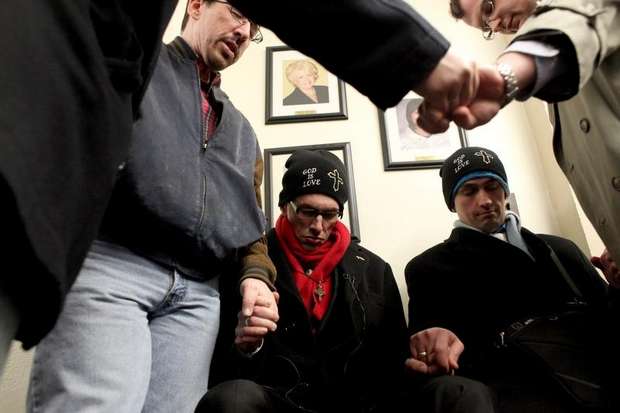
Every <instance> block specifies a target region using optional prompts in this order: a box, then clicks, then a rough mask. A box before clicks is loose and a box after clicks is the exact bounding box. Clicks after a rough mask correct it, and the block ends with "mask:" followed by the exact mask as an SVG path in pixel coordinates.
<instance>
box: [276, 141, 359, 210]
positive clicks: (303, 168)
mask: <svg viewBox="0 0 620 413" xmlns="http://www.w3.org/2000/svg"><path fill="white" fill-rule="evenodd" d="M285 167H286V172H285V173H284V176H283V177H282V191H281V192H280V200H279V202H278V206H280V207H281V206H283V205H284V204H286V203H287V202H289V201H292V200H294V199H295V198H297V197H298V196H300V195H305V194H323V195H327V196H329V197H331V198H333V199H335V200H336V202H338V205H339V206H340V210H341V211H342V210H343V209H344V204H345V202H347V199H348V193H349V192H348V183H347V175H346V171H345V168H344V164H343V163H342V161H341V160H340V159H339V158H338V157H337V156H336V155H334V154H333V153H331V152H329V151H324V150H314V151H310V150H306V149H300V150H297V151H295V152H293V154H292V155H291V156H290V157H289V158H288V159H287V160H286V164H285Z"/></svg>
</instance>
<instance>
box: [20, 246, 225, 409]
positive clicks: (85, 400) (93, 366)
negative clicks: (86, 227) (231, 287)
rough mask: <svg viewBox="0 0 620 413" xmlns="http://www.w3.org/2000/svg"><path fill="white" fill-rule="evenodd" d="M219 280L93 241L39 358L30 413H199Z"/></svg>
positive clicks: (216, 323)
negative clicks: (189, 273) (189, 274)
mask: <svg viewBox="0 0 620 413" xmlns="http://www.w3.org/2000/svg"><path fill="white" fill-rule="evenodd" d="M219 313H220V297H219V291H218V278H214V279H211V280H203V279H195V278H189V277H187V276H185V275H183V274H180V273H178V272H177V271H174V270H172V269H168V268H165V267H162V266H160V265H158V264H156V263H154V262H153V261H150V260H148V259H145V258H143V257H140V256H138V255H135V254H133V253H132V252H131V251H129V250H127V249H126V248H123V247H120V246H118V245H115V244H110V243H104V242H100V241H96V242H95V244H93V247H92V249H91V251H90V252H89V254H88V257H87V259H86V261H85V262H84V266H83V268H82V271H81V273H80V275H79V276H78V278H77V281H76V283H75V284H74V285H73V287H72V289H71V291H70V292H69V294H68V295H67V300H66V303H65V306H64V308H63V311H62V313H61V315H60V318H59V320H58V323H57V324H56V326H55V327H54V329H53V330H52V332H51V333H50V334H49V335H48V336H47V337H46V338H45V339H44V340H43V341H41V343H40V344H39V346H38V347H37V349H36V353H35V358H34V363H33V368H32V373H31V377H30V388H29V391H28V411H29V412H63V413H65V412H80V413H81V412H106V413H108V412H115V413H121V412H131V413H135V412H140V411H143V412H149V413H151V412H164V413H171V412H175V413H185V412H193V411H194V408H195V406H196V404H197V403H198V401H199V400H200V398H201V396H202V395H203V394H204V392H205V390H206V388H207V384H208V377H209V366H210V364H211V357H212V355H213V349H214V346H215V340H216V337H217V332H218V329H219Z"/></svg>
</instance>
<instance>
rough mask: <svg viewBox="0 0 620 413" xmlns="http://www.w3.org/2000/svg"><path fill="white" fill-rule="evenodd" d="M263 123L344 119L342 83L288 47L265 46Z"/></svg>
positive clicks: (344, 97)
mask: <svg viewBox="0 0 620 413" xmlns="http://www.w3.org/2000/svg"><path fill="white" fill-rule="evenodd" d="M266 85H267V91H266V105H265V107H266V110H265V123H266V124H270V123H289V122H308V121H318V120H337V119H347V102H346V95H345V84H344V82H343V81H342V80H340V79H338V78H337V77H336V76H334V75H332V74H331V73H329V72H328V71H327V70H326V69H325V68H324V67H323V66H321V65H320V64H319V63H317V62H316V61H315V60H313V59H311V58H309V57H307V56H305V55H303V54H301V53H300V52H298V51H296V50H294V49H291V48H290V47H287V46H275V47H268V48H267V81H266Z"/></svg>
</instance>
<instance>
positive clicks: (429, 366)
mask: <svg viewBox="0 0 620 413" xmlns="http://www.w3.org/2000/svg"><path fill="white" fill-rule="evenodd" d="M464 349H465V346H464V345H463V343H462V342H461V340H459V338H458V337H457V336H456V334H454V333H453V332H451V331H450V330H447V329H445V328H440V327H432V328H427V329H426V330H422V331H419V332H417V333H415V334H414V335H412V336H411V337H410V338H409V350H410V353H411V357H410V358H408V359H407V360H406V361H405V366H406V367H407V368H409V369H411V370H412V371H414V372H417V373H422V374H429V375H441V374H454V370H456V369H458V368H459V363H458V360H459V357H460V356H461V353H462V352H463V350H464Z"/></svg>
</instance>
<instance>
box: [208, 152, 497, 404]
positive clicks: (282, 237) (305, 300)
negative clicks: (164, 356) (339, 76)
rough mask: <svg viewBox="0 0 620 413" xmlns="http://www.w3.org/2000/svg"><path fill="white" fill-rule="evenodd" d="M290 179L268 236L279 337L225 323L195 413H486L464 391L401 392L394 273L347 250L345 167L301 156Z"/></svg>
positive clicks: (416, 386) (252, 323)
mask: <svg viewBox="0 0 620 413" xmlns="http://www.w3.org/2000/svg"><path fill="white" fill-rule="evenodd" d="M286 167H287V170H286V172H285V174H284V177H283V179H282V184H283V185H282V187H283V189H282V192H281V193H280V200H279V205H280V207H281V210H282V214H281V215H280V217H279V218H278V221H277V223H276V227H275V229H273V230H271V231H270V232H269V234H268V236H267V238H268V243H269V255H270V257H271V258H272V260H273V262H274V265H275V266H276V269H277V271H278V278H277V280H276V288H277V291H278V292H277V294H278V295H279V303H278V309H279V314H280V320H279V322H278V329H277V330H276V331H275V332H273V333H270V334H267V329H266V327H265V326H266V325H263V324H261V320H259V319H258V318H257V317H254V316H252V317H249V318H248V317H244V316H243V315H239V317H238V319H236V320H229V321H228V322H223V325H222V328H221V330H220V331H221V333H220V337H221V338H222V340H221V342H220V344H221V346H220V352H219V353H218V352H216V356H215V357H214V360H215V361H216V362H219V363H220V366H219V367H218V368H215V367H212V375H211V377H210V382H211V383H210V385H211V386H212V387H211V388H210V389H209V391H208V392H207V394H206V395H205V397H204V398H203V400H202V401H201V403H200V404H199V406H198V408H197V410H196V411H197V412H209V413H213V412H233V411H235V412H258V411H261V412H267V411H269V412H321V413H323V412H351V413H354V412H398V411H400V409H401V408H404V409H405V411H407V410H410V409H411V406H413V405H415V406H416V407H418V406H419V408H420V411H432V412H457V411H462V412H488V411H490V410H488V407H489V406H488V405H485V404H484V403H481V402H480V400H481V399H482V400H484V397H482V396H481V395H480V394H479V393H478V391H479V390H480V389H479V386H478V384H475V383H473V382H471V381H469V380H467V379H464V378H456V377H450V376H442V377H439V378H437V379H431V380H428V381H422V380H420V381H413V379H412V380H411V381H410V380H409V379H410V378H409V376H408V375H407V374H406V373H407V372H406V367H405V360H406V358H407V356H408V354H409V349H408V336H407V327H406V322H405V317H404V311H403V306H402V301H401V298H400V294H399V291H398V286H397V285H396V281H395V279H394V276H393V274H392V270H391V267H390V265H389V264H387V263H386V262H385V261H383V260H382V259H381V258H380V257H378V256H377V255H375V254H373V253H372V252H370V251H368V250H367V249H365V248H363V247H361V246H360V245H358V244H356V243H352V242H351V239H350V234H349V231H348V229H347V228H346V227H345V226H344V225H343V224H342V223H341V222H340V221H339V217H340V216H341V215H342V211H343V208H344V203H345V202H346V201H347V197H348V186H347V178H346V175H345V173H346V172H345V168H344V165H343V164H342V162H341V161H340V160H339V159H338V158H337V157H336V156H335V155H333V154H332V153H330V152H326V151H305V150H302V151H296V152H295V153H293V155H292V156H291V157H290V158H289V159H288V160H287V162H286ZM233 302H238V300H233ZM237 309H238V308H237ZM233 313H234V312H233V311H227V310H223V311H222V314H233ZM258 314H260V312H259V313H258ZM230 321H232V323H231V322H230ZM235 324H236V329H235V331H234V332H233V331H232V328H231V327H234V326H235ZM227 326H228V327H227ZM233 336H234V342H235V344H236V346H234V347H233V346H232V341H233ZM227 357H228V361H227V362H225V363H224V362H223V361H222V360H224V359H226V358H227ZM218 372H219V373H218ZM218 383H219V384H218ZM481 391H482V392H483V393H484V392H485V390H481ZM485 394H486V393H485ZM456 405H460V406H461V407H460V408H465V410H457V409H456V408H455V407H453V406H456ZM453 409H454V410H453ZM416 411H417V410H416Z"/></svg>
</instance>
